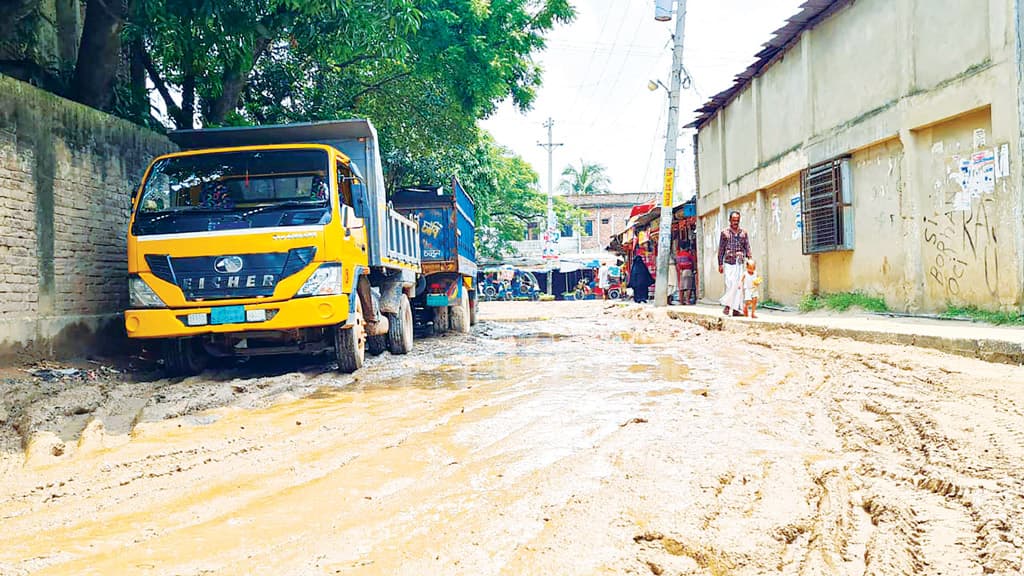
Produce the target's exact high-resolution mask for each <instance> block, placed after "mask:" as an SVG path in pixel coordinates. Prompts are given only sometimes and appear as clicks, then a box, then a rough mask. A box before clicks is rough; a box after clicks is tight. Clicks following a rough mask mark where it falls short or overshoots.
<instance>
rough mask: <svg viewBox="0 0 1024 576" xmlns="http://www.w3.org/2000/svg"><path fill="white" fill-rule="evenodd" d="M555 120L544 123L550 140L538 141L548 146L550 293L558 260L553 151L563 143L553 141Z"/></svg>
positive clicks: (546, 249) (546, 251) (546, 255)
mask: <svg viewBox="0 0 1024 576" xmlns="http://www.w3.org/2000/svg"><path fill="white" fill-rule="evenodd" d="M554 125H555V121H554V120H552V119H551V118H548V120H547V122H545V123H544V127H545V128H547V129H548V141H547V143H544V142H537V145H538V146H540V147H541V148H547V150H548V227H547V231H546V232H545V234H544V251H543V256H544V259H545V260H548V294H551V292H552V291H551V263H552V261H557V260H558V228H557V223H556V222H555V209H554V200H553V195H554V193H555V192H554V160H553V157H554V156H553V153H554V150H555V148H557V147H559V146H561V145H562V144H556V143H554V142H552V141H551V129H552V128H553V127H554Z"/></svg>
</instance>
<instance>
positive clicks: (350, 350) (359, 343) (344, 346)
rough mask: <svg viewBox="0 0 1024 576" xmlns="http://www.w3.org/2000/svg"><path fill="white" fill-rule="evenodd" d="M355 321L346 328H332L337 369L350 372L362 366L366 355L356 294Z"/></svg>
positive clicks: (360, 305)
mask: <svg viewBox="0 0 1024 576" xmlns="http://www.w3.org/2000/svg"><path fill="white" fill-rule="evenodd" d="M355 317H356V323H355V324H354V325H352V326H350V327H348V328H343V327H341V326H336V327H335V328H334V355H335V356H336V358H337V360H338V370H340V371H341V372H344V373H346V374H351V373H352V372H355V371H356V370H359V369H360V368H362V366H363V359H364V358H365V357H366V348H365V345H366V323H365V320H364V319H363V306H362V304H361V303H360V302H359V297H358V296H356V313H355Z"/></svg>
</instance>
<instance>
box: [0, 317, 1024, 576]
mask: <svg viewBox="0 0 1024 576" xmlns="http://www.w3.org/2000/svg"><path fill="white" fill-rule="evenodd" d="M108 376H109V377H107V376H103V377H100V378H97V379H95V380H90V381H86V382H79V383H75V384H73V385H72V384H68V383H63V384H62V383H61V382H54V383H37V384H35V385H34V386H28V385H26V384H25V383H24V382H23V381H22V380H18V379H13V378H8V379H0V382H3V384H2V385H0V386H2V389H0V392H2V393H3V395H2V396H0V403H2V405H0V421H2V424H0V485H2V486H3V490H2V492H0V542H2V545H0V574H3V575H16V574H17V575H20V574H67V575H71V574H74V575H82V574H105V575H106V574H154V575H157V574H159V575H172V574H175V575H177V574H181V575H193V574H275V575H280V574H291V575H306V574H417V575H418V574H473V575H485V574H509V575H518V574H655V575H660V574H668V575H677V574H686V575H691V574H692V575H715V576H718V575H726V574H729V575H754V574H765V573H773V574H776V573H777V574H787V575H794V576H796V575H814V574H839V575H861V574H878V575H903V574H929V575H931V574H934V575H939V574H944V575H966V574H983V573H984V574H1020V573H1021V569H1022V564H1021V562H1022V551H1024V518H1022V515H1024V467H1022V466H1021V462H1022V461H1024V369H1022V368H1020V367H1014V366H1006V365H1001V364H986V363H983V362H980V361H976V360H970V359H965V358H962V357H956V356H948V355H944V354H941V353H938V352H934V351H926V350H922V349H913V348H900V347H893V346H883V345H872V344H862V343H857V342H853V341H847V340H839V339H832V340H821V339H818V338H812V337H802V336H799V335H794V334H788V333H782V332H772V331H767V330H765V331H751V332H745V333H741V334H737V333H723V332H709V331H706V330H704V329H702V328H700V327H697V326H694V325H690V324H685V323H681V322H678V321H674V320H670V319H668V318H666V317H665V316H664V315H663V314H661V313H659V312H658V311H655V310H653V309H651V308H647V307H645V308H641V307H634V306H621V305H617V306H609V307H606V306H605V305H603V304H602V303H600V302H569V303H508V304H504V303H502V304H498V303H489V304H485V305H483V307H482V314H481V323H480V324H479V325H477V326H476V327H475V328H474V331H473V333H472V334H470V335H466V336H447V337H443V338H432V339H425V340H420V341H418V342H417V346H416V349H415V351H414V352H413V353H412V354H410V355H408V356H404V357H391V356H389V355H387V354H385V355H383V356H381V357H378V358H375V359H371V360H370V361H369V362H368V365H367V366H366V367H365V368H363V369H362V370H360V371H359V372H358V373H357V374H355V375H354V377H352V376H344V375H339V374H337V373H335V372H333V371H332V370H331V367H330V366H328V365H324V364H321V363H317V362H304V363H303V362H298V361H296V360H278V361H274V362H269V363H267V364H262V365H254V366H247V367H243V368H232V369H224V370H220V371H210V372H207V373H204V374H203V375H202V376H200V377H195V378H188V379H185V380H160V379H149V378H145V377H140V376H138V375H136V376H116V375H113V374H110V375H108Z"/></svg>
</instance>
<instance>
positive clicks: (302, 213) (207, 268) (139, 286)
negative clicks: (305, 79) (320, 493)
mask: <svg viewBox="0 0 1024 576" xmlns="http://www.w3.org/2000/svg"><path fill="white" fill-rule="evenodd" d="M170 136H171V139H172V140H173V141H175V142H176V143H177V144H178V145H179V146H181V147H182V148H184V149H185V150H184V151H182V152H179V153H175V154H168V155H165V156H161V157H159V158H157V159H156V160H154V161H153V163H152V164H151V165H150V167H149V169H148V170H147V171H146V174H145V176H144V178H143V181H142V184H141V185H140V187H139V191H138V193H137V194H136V197H135V199H134V201H133V210H132V217H131V220H130V223H129V230H128V271H129V292H130V306H131V307H130V308H129V309H128V310H126V311H125V328H126V331H127V334H128V336H129V337H131V338H139V339H151V340H159V341H160V342H161V344H162V353H163V358H164V361H165V365H166V367H167V369H168V371H170V372H172V373H177V374H189V373H195V372H197V371H200V370H202V369H203V367H204V366H205V363H206V361H207V360H208V359H209V358H210V357H217V356H222V357H225V356H253V355H267V354H278V353H296V352H299V353H333V354H334V356H335V357H336V359H337V362H338V365H339V368H340V369H341V370H342V371H345V372H351V371H354V370H356V369H358V368H359V367H360V366H361V365H362V363H363V358H364V351H365V346H366V342H367V339H368V338H371V337H375V336H376V337H380V336H382V335H383V336H384V337H385V338H386V340H387V342H388V344H389V348H390V349H391V351H392V352H393V353H399V354H401V353H405V352H408V351H409V349H411V347H412V319H411V307H410V305H409V303H408V301H409V299H410V298H411V297H412V296H413V295H414V290H415V282H416V279H417V275H418V272H419V239H418V230H417V227H416V223H415V222H413V221H411V220H408V219H407V218H404V217H402V216H401V215H399V214H397V213H395V212H393V211H392V210H390V209H389V208H387V206H386V204H385V202H384V198H383V196H384V189H383V177H382V174H381V170H380V160H379V154H378V151H377V146H376V133H375V131H374V130H373V127H372V125H370V123H369V122H368V121H365V120H355V121H343V122H327V123H318V124H300V125H288V126H271V127H256V128H225V129H212V130H190V131H180V132H174V133H172V134H171V135H170ZM405 308H408V311H407V310H405ZM406 316H408V320H406V318H405V317H406Z"/></svg>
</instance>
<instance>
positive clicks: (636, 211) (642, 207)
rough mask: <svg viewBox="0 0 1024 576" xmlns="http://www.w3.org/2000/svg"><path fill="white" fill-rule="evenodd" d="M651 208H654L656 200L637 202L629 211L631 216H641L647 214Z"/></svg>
mask: <svg viewBox="0 0 1024 576" xmlns="http://www.w3.org/2000/svg"><path fill="white" fill-rule="evenodd" d="M651 210H654V202H649V203H647V204H637V205H636V206H633V209H632V210H630V211H629V217H630V218H632V217H634V216H641V215H643V214H647V213H648V212H650V211H651Z"/></svg>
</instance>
